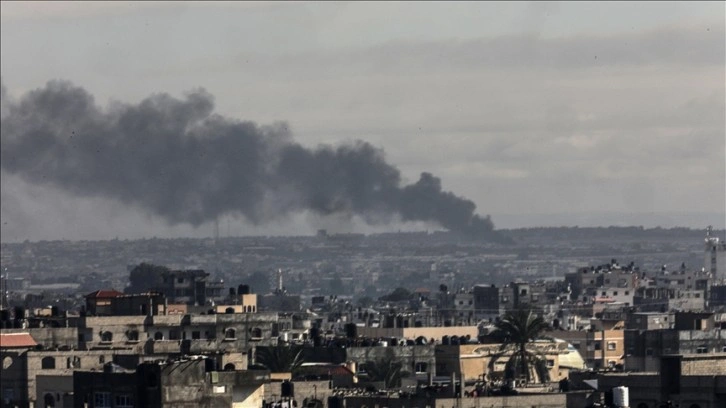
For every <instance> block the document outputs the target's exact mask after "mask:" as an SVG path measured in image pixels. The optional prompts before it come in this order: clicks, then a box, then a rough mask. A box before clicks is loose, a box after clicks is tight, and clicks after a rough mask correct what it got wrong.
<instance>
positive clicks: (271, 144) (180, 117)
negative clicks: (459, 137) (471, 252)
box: [0, 81, 499, 239]
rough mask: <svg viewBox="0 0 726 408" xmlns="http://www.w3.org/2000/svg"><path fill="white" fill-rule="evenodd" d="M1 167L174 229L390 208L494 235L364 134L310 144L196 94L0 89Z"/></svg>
mask: <svg viewBox="0 0 726 408" xmlns="http://www.w3.org/2000/svg"><path fill="white" fill-rule="evenodd" d="M2 99H3V101H2V105H3V106H2V124H1V131H2V133H1V143H2V145H1V157H0V158H1V160H2V161H1V163H2V170H3V171H7V172H9V173H13V174H19V175H20V176H21V177H23V178H24V179H26V180H28V181H30V182H32V183H36V184H52V185H55V186H59V187H61V188H63V189H66V190H68V191H70V192H72V193H74V194H78V195H82V196H103V197H107V198H112V199H115V200H118V201H120V202H123V203H125V204H129V205H136V206H139V207H141V208H144V209H147V210H148V211H150V212H152V213H155V214H158V215H159V216H161V217H163V218H164V219H166V220H167V221H169V222H170V223H173V224H178V223H189V224H192V225H195V226H196V225H199V224H201V223H203V222H206V221H210V220H214V219H216V218H217V217H219V216H221V215H224V214H241V215H243V216H244V217H245V218H246V219H248V220H249V221H251V222H254V223H257V224H262V223H265V222H267V221H270V220H271V219H273V218H275V217H277V216H281V215H284V214H289V213H293V212H298V211H303V210H311V211H314V212H315V213H318V214H322V215H329V214H350V215H359V216H361V217H362V218H363V219H364V220H366V222H368V223H371V224H381V223H385V222H387V221H388V220H390V219H391V218H392V217H393V216H394V215H398V216H399V217H400V218H401V219H402V220H404V221H426V222H434V223H438V224H439V225H441V226H442V227H444V228H446V229H448V230H450V231H455V232H459V233H463V234H465V235H467V236H471V237H476V238H482V239H499V235H498V234H496V233H495V232H494V231H493V229H494V226H493V224H492V222H491V220H490V218H489V217H488V216H486V217H481V216H479V215H477V214H476V213H475V210H476V206H475V204H474V203H473V202H472V201H470V200H467V199H465V198H462V197H458V196H456V195H454V194H453V193H451V192H446V191H443V189H442V187H441V180H440V179H439V178H437V177H435V176H433V175H432V174H429V173H422V174H421V177H420V179H419V180H418V181H417V182H416V183H414V184H411V185H405V186H401V184H402V182H401V175H400V172H399V170H398V169H397V168H396V167H394V166H392V165H391V164H389V163H387V162H386V160H385V158H384V153H383V151H382V150H381V149H377V148H375V147H373V146H371V145H370V144H368V143H366V142H362V141H358V142H355V143H349V144H344V145H340V146H337V147H332V146H320V147H317V148H315V149H309V148H306V147H303V146H301V145H300V144H298V143H296V142H295V141H294V140H293V138H292V136H291V134H290V132H289V130H288V128H287V126H286V125H285V124H284V123H276V124H273V125H269V126H259V125H257V124H255V123H253V122H248V121H238V120H233V119H230V118H225V117H222V116H220V115H218V114H215V113H214V112H213V110H214V98H213V97H212V95H210V94H209V93H207V92H206V91H204V90H203V89H198V90H194V91H192V92H189V93H187V94H186V95H185V96H184V97H183V98H182V99H178V98H174V97H171V96H169V95H167V94H154V95H152V96H150V97H148V98H146V99H144V100H142V101H141V102H140V103H138V104H122V103H112V104H111V105H110V106H109V107H108V108H106V109H101V108H100V107H99V106H97V105H96V103H95V102H94V99H93V96H92V95H90V94H89V93H88V92H87V91H86V90H84V89H83V88H80V87H78V86H75V85H73V84H71V83H69V82H65V81H51V82H48V83H47V84H46V86H45V87H44V88H41V89H37V90H33V91H30V92H28V93H26V94H24V95H22V96H21V97H20V98H18V99H17V100H13V101H10V100H9V99H8V95H7V92H6V89H5V86H4V85H3V86H2Z"/></svg>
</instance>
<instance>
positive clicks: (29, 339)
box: [0, 333, 38, 349]
mask: <svg viewBox="0 0 726 408" xmlns="http://www.w3.org/2000/svg"><path fill="white" fill-rule="evenodd" d="M37 345H38V343H37V342H36V341H35V340H34V339H33V336H31V335H30V333H0V349H9V348H28V347H35V346H37Z"/></svg>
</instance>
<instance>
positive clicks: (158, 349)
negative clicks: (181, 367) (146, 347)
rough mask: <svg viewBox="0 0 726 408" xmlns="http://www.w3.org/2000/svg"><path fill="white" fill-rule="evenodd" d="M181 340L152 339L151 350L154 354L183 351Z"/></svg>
mask: <svg viewBox="0 0 726 408" xmlns="http://www.w3.org/2000/svg"><path fill="white" fill-rule="evenodd" d="M181 345H182V341H181V340H151V341H150V351H151V353H152V354H168V353H181V351H182V347H181Z"/></svg>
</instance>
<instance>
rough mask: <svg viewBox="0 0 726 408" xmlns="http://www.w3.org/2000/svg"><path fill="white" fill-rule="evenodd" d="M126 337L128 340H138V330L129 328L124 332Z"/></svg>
mask: <svg viewBox="0 0 726 408" xmlns="http://www.w3.org/2000/svg"><path fill="white" fill-rule="evenodd" d="M126 338H127V339H128V340H129V341H139V332H138V330H130V331H128V332H127V333H126Z"/></svg>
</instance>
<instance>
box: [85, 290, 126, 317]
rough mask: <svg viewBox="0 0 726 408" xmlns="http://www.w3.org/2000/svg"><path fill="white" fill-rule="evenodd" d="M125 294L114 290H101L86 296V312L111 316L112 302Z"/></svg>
mask: <svg viewBox="0 0 726 408" xmlns="http://www.w3.org/2000/svg"><path fill="white" fill-rule="evenodd" d="M119 296H123V293H121V292H119V291H117V290H113V289H101V290H97V291H95V292H93V293H89V294H87V295H86V311H87V312H88V313H89V314H92V315H109V314H111V300H112V299H115V298H117V297H119Z"/></svg>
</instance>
